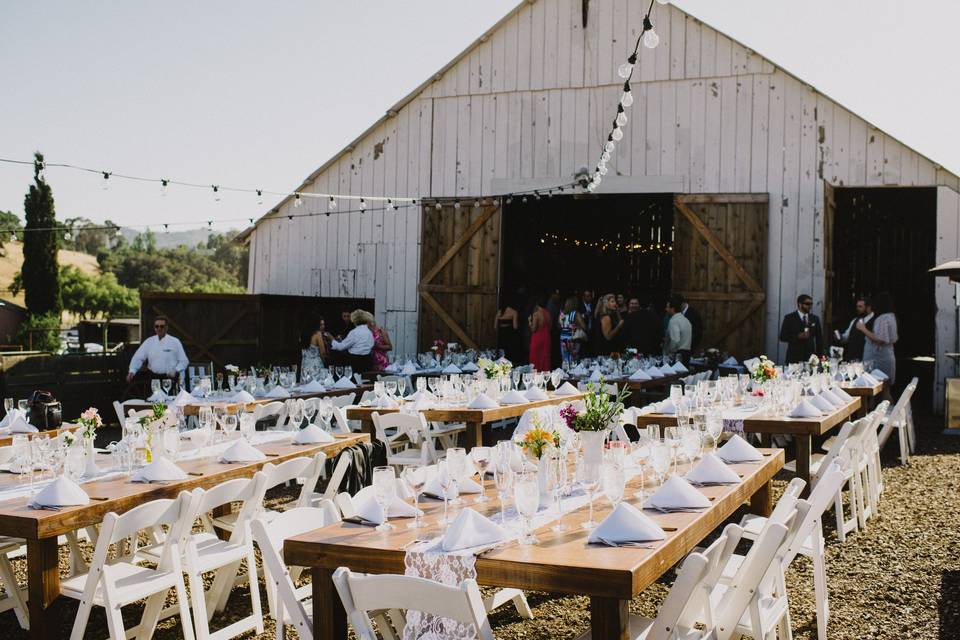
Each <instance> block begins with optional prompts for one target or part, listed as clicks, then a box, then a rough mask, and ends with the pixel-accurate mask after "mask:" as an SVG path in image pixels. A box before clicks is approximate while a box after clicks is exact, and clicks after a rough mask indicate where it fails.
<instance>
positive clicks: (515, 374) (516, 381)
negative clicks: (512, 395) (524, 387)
mask: <svg viewBox="0 0 960 640" xmlns="http://www.w3.org/2000/svg"><path fill="white" fill-rule="evenodd" d="M510 381H511V382H513V388H514V389H519V388H520V372H519V371H517V370H516V369H512V370H511V371H510Z"/></svg>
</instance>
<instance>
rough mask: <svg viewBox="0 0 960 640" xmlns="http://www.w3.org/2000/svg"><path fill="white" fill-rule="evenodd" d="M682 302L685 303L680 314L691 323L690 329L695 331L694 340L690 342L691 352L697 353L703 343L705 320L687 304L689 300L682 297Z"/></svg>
mask: <svg viewBox="0 0 960 640" xmlns="http://www.w3.org/2000/svg"><path fill="white" fill-rule="evenodd" d="M680 300H682V301H683V304H682V305H681V307H680V313H682V314H683V317H685V318H686V319H687V320H689V321H690V327H691V328H692V330H693V338H692V340H691V342H690V350H691V351H696V350H697V349H699V348H700V343H701V342H703V318H702V317H700V312H699V311H697V310H696V309H694V308H693V307H691V306H690V303H688V302H687V299H686V298H684V297H683V296H682V295H681V296H680Z"/></svg>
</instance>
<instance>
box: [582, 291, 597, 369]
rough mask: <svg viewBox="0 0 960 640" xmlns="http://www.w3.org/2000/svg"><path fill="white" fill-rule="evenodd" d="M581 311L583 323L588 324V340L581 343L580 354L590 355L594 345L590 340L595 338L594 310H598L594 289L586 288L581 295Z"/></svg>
mask: <svg viewBox="0 0 960 640" xmlns="http://www.w3.org/2000/svg"><path fill="white" fill-rule="evenodd" d="M579 311H580V317H581V318H583V323H584V324H585V325H586V326H587V340H586V342H584V343H583V344H581V345H580V355H581V356H590V355H593V345H592V344H590V341H591V340H592V339H593V320H594V312H595V311H596V304H595V303H594V301H593V291H591V290H590V289H584V290H583V293H582V294H581V295H580V309H579Z"/></svg>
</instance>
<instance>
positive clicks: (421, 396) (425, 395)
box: [407, 389, 437, 402]
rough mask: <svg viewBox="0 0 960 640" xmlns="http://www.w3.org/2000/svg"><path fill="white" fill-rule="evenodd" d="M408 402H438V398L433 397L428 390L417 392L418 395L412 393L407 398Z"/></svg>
mask: <svg viewBox="0 0 960 640" xmlns="http://www.w3.org/2000/svg"><path fill="white" fill-rule="evenodd" d="M407 400H408V401H410V402H417V401H419V400H429V401H430V402H436V401H437V396H435V395H433V394H432V393H430V392H429V391H427V390H426V389H424V390H423V391H417V392H416V393H411V394H410V395H409V396H407Z"/></svg>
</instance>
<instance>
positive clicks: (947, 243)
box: [933, 187, 960, 411]
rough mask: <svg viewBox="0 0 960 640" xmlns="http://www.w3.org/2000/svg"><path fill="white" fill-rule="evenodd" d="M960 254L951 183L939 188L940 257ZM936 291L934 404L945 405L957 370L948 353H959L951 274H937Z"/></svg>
mask: <svg viewBox="0 0 960 640" xmlns="http://www.w3.org/2000/svg"><path fill="white" fill-rule="evenodd" d="M958 256H960V194H958V193H957V192H956V191H954V190H953V189H951V188H949V187H939V188H938V189H937V257H936V263H937V264H943V263H944V262H947V261H949V260H955V259H956V258H957V257H958ZM934 294H935V295H936V299H937V339H936V345H937V352H936V358H937V364H936V369H935V371H936V372H935V374H934V378H933V380H934V388H933V404H934V407H935V408H936V409H937V410H938V411H939V410H942V409H943V398H944V396H943V392H944V379H945V378H952V377H954V375H955V373H956V367H957V362H956V360H954V359H953V358H948V357H947V356H945V355H944V354H945V353H956V352H957V347H958V346H960V345H958V343H957V337H958V336H957V295H958V294H960V292H958V290H957V285H956V284H954V283H953V282H951V281H950V279H949V278H937V279H936V288H935V290H934Z"/></svg>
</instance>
